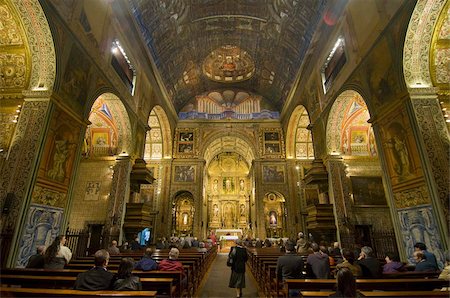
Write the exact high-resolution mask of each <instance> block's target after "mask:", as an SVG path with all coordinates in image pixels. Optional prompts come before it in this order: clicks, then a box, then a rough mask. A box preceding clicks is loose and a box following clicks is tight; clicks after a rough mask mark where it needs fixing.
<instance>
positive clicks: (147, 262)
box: [134, 247, 158, 271]
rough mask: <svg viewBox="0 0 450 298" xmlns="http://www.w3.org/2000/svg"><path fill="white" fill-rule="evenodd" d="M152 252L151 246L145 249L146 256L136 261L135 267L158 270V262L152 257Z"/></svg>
mask: <svg viewBox="0 0 450 298" xmlns="http://www.w3.org/2000/svg"><path fill="white" fill-rule="evenodd" d="M152 253H153V250H152V249H151V248H150V247H149V248H147V249H146V250H145V253H144V256H143V257H142V259H141V260H140V261H139V262H137V263H136V265H135V267H134V269H137V270H143V271H150V270H157V269H158V263H156V261H155V260H153V259H152Z"/></svg>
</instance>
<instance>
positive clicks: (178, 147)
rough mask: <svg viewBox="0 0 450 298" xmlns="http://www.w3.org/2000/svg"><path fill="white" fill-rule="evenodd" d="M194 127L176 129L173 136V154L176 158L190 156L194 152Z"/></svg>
mask: <svg viewBox="0 0 450 298" xmlns="http://www.w3.org/2000/svg"><path fill="white" fill-rule="evenodd" d="M196 142H197V140H196V129H189V128H183V129H177V132H176V138H175V143H176V144H175V152H174V154H175V156H176V157H178V158H190V157H194V156H195V154H196V147H197V146H196Z"/></svg>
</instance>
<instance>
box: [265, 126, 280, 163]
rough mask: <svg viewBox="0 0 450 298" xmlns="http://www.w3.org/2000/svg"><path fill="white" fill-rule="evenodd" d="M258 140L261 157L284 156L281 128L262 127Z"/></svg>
mask: <svg viewBox="0 0 450 298" xmlns="http://www.w3.org/2000/svg"><path fill="white" fill-rule="evenodd" d="M260 142H261V148H262V150H261V155H262V156H263V157H267V158H284V140H283V135H282V131H281V129H278V128H270V129H269V128H267V129H263V130H262V131H261V133H260Z"/></svg>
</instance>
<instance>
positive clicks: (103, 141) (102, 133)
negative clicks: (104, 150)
mask: <svg viewBox="0 0 450 298" xmlns="http://www.w3.org/2000/svg"><path fill="white" fill-rule="evenodd" d="M91 140H92V147H110V138H109V128H91Z"/></svg>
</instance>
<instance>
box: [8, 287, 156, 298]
mask: <svg viewBox="0 0 450 298" xmlns="http://www.w3.org/2000/svg"><path fill="white" fill-rule="evenodd" d="M0 296H1V297H155V296H156V291H78V290H66V289H33V288H7V287H1V288H0Z"/></svg>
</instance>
